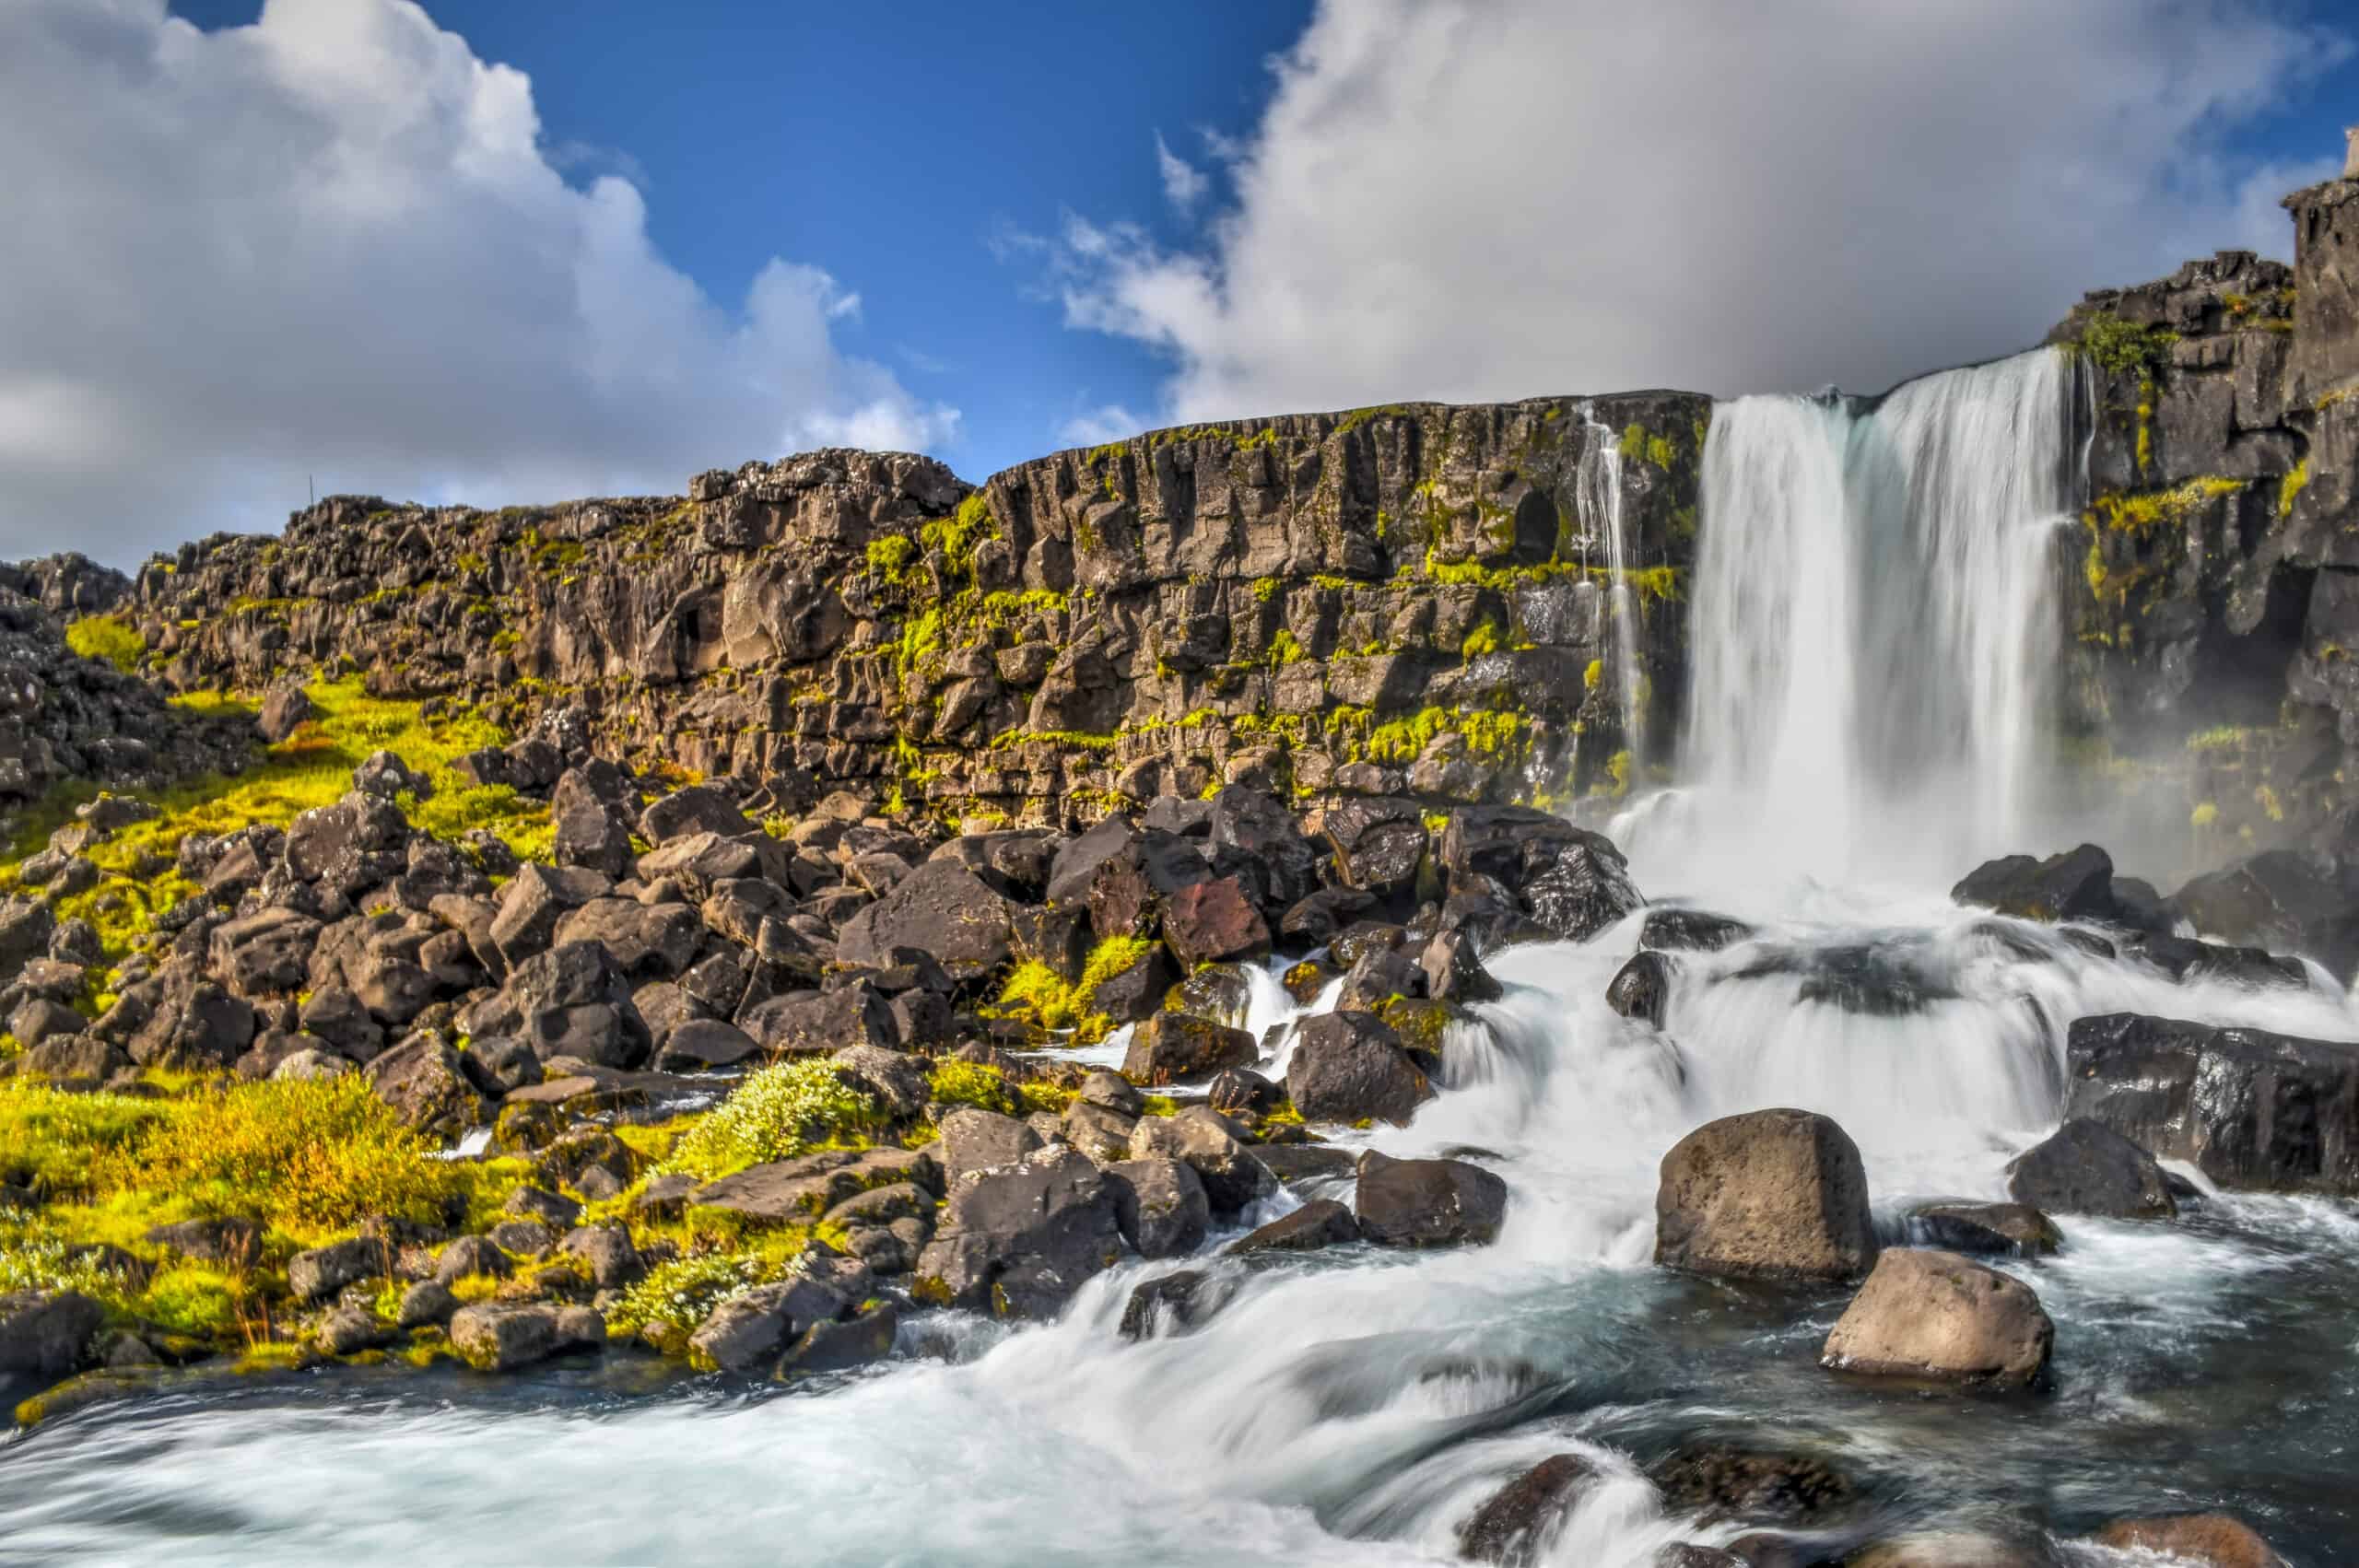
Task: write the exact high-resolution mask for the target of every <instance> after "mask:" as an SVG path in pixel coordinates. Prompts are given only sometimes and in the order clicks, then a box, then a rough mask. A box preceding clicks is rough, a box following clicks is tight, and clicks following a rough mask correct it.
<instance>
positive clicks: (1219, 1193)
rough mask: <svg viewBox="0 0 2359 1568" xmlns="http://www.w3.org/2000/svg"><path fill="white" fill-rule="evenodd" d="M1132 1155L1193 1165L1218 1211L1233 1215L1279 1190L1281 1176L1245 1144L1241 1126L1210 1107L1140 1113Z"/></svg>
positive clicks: (1142, 1158) (1205, 1193) (1134, 1133)
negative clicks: (1160, 1114) (1174, 1112)
mask: <svg viewBox="0 0 2359 1568" xmlns="http://www.w3.org/2000/svg"><path fill="white" fill-rule="evenodd" d="M1130 1155H1131V1158H1132V1159H1133V1160H1154V1159H1169V1160H1177V1161H1179V1162H1180V1164H1184V1165H1186V1166H1188V1167H1189V1168H1190V1169H1191V1170H1193V1171H1194V1172H1195V1173H1196V1176H1197V1178H1198V1179H1199V1180H1201V1181H1202V1182H1203V1184H1204V1198H1205V1199H1206V1201H1208V1202H1209V1203H1210V1204H1211V1205H1212V1211H1213V1212H1214V1213H1215V1214H1234V1213H1236V1212H1237V1211H1238V1210H1240V1209H1242V1208H1244V1207H1245V1206H1246V1205H1247V1204H1249V1203H1250V1202H1252V1201H1253V1200H1254V1199H1259V1198H1267V1197H1268V1196H1269V1195H1270V1194H1271V1193H1273V1192H1275V1191H1276V1190H1277V1189H1278V1178H1277V1177H1276V1176H1273V1175H1272V1174H1271V1172H1270V1167H1269V1166H1267V1165H1265V1164H1262V1162H1261V1161H1260V1160H1259V1159H1258V1158H1256V1157H1255V1156H1254V1153H1253V1151H1251V1150H1250V1149H1248V1148H1247V1147H1246V1146H1245V1141H1244V1139H1243V1138H1242V1137H1241V1136H1240V1129H1239V1128H1238V1125H1237V1124H1236V1123H1235V1122H1233V1121H1231V1120H1229V1119H1228V1118H1227V1117H1225V1116H1223V1115H1221V1114H1220V1113H1219V1112H1218V1111H1216V1110H1215V1109H1213V1108H1212V1107H1211V1106H1189V1107H1187V1109H1185V1110H1183V1111H1180V1113H1179V1114H1178V1115H1176V1116H1168V1117H1157V1116H1149V1117H1139V1119H1138V1125H1137V1126H1135V1127H1133V1129H1131V1147H1130Z"/></svg>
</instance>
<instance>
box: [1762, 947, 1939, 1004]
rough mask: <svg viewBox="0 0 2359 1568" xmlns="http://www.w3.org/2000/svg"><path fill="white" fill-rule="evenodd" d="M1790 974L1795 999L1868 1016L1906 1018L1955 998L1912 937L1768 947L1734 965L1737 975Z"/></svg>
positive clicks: (1929, 957) (1929, 958)
mask: <svg viewBox="0 0 2359 1568" xmlns="http://www.w3.org/2000/svg"><path fill="white" fill-rule="evenodd" d="M1770 975H1793V976H1798V977H1800V980H1801V984H1800V986H1799V987H1798V988H1797V989H1796V992H1795V1000H1798V1001H1809V1002H1821V1003H1825V1004H1826V1005H1828V1006H1833V1007H1839V1008H1841V1009H1842V1010H1843V1011H1844V1012H1858V1013H1864V1014H1866V1015H1867V1016H1869V1017H1872V1018H1907V1017H1910V1016H1912V1015H1914V1014H1917V1013H1920V1012H1925V1011H1926V1010H1927V1009H1928V1008H1930V1007H1931V1005H1932V1004H1933V1003H1935V1002H1940V1001H1953V1000H1956V998H1957V990H1956V988H1955V987H1954V986H1952V985H1951V984H1950V982H1949V979H1948V977H1947V976H1946V974H1945V973H1944V972H1943V970H1942V968H1941V966H1940V965H1938V964H1937V963H1936V962H1935V961H1934V958H1933V955H1932V954H1930V953H1928V952H1926V951H1925V950H1924V949H1923V948H1921V947H1920V946H1919V945H1916V944H1913V943H1904V942H1847V943H1841V944H1837V945H1834V946H1807V947H1804V946H1791V947H1773V946H1770V945H1769V944H1767V943H1766V942H1765V943H1763V944H1762V946H1761V949H1760V951H1759V955H1758V956H1756V957H1755V958H1753V959H1752V960H1751V962H1749V963H1747V964H1746V965H1745V966H1744V967H1743V968H1742V969H1739V970H1738V971H1736V974H1735V978H1737V979H1744V980H1749V979H1758V978H1761V977H1765V976H1770Z"/></svg>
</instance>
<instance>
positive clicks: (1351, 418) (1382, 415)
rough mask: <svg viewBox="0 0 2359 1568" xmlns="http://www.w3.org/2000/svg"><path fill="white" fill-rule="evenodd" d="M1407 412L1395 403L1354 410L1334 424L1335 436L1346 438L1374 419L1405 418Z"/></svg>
mask: <svg viewBox="0 0 2359 1568" xmlns="http://www.w3.org/2000/svg"><path fill="white" fill-rule="evenodd" d="M1408 413H1409V410H1408V409H1407V408H1406V407H1405V406H1404V405H1402V404H1397V403H1386V404H1378V405H1376V406H1375V407H1372V408H1355V409H1353V410H1352V411H1351V412H1350V413H1349V414H1346V415H1344V416H1343V418H1341V419H1339V420H1337V421H1336V422H1335V434H1337V435H1339V436H1348V435H1350V434H1351V433H1352V432H1353V431H1355V430H1356V429H1358V428H1359V427H1361V426H1363V425H1366V424H1367V423H1368V422H1369V421H1371V420H1375V419H1388V418H1405V417H1406V416H1407V415H1408Z"/></svg>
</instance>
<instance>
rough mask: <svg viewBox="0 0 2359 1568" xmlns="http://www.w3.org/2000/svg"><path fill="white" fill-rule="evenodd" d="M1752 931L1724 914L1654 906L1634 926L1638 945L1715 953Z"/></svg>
mask: <svg viewBox="0 0 2359 1568" xmlns="http://www.w3.org/2000/svg"><path fill="white" fill-rule="evenodd" d="M1752 934H1753V928H1752V927H1751V926H1748V925H1746V924H1745V923H1744V922H1743V920H1734V919H1730V918H1729V917H1728V916H1726V915H1714V914H1709V913H1708V912H1706V911H1705V910H1702V909H1683V908H1661V907H1657V908H1653V909H1649V910H1648V911H1647V918H1646V919H1645V920H1644V921H1643V922H1642V923H1641V924H1640V925H1639V927H1638V945H1639V946H1640V947H1647V948H1653V949H1656V950H1658V951H1660V952H1668V953H1678V952H1695V953H1717V952H1719V950H1720V949H1721V948H1724V947H1729V946H1732V945H1733V944H1735V943H1737V942H1743V941H1744V940H1745V939H1746V938H1747V937H1750V936H1751V935H1752Z"/></svg>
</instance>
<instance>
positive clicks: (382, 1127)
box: [109, 1076, 461, 1235]
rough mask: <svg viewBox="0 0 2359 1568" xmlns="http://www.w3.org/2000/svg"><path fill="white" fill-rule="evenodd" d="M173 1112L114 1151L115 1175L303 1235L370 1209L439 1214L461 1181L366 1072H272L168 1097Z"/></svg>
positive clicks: (120, 1181)
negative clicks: (296, 1075)
mask: <svg viewBox="0 0 2359 1568" xmlns="http://www.w3.org/2000/svg"><path fill="white" fill-rule="evenodd" d="M163 1103H164V1104H165V1105H166V1106H169V1108H170V1111H171V1113H172V1114H171V1115H170V1117H169V1118H168V1119H166V1120H165V1122H164V1123H163V1125H162V1126H160V1127H159V1128H158V1129H156V1130H155V1131H154V1132H153V1133H151V1134H150V1135H149V1136H148V1137H147V1139H146V1140H145V1141H142V1142H140V1143H139V1144H138V1145H137V1146H136V1147H135V1148H129V1149H125V1150H123V1151H122V1152H120V1153H118V1154H117V1155H116V1156H115V1158H114V1160H113V1161H112V1162H111V1165H112V1169H111V1172H110V1173H109V1175H110V1177H111V1185H113V1186H115V1187H117V1188H123V1189H135V1188H151V1189H152V1188H161V1189H163V1190H165V1191H168V1192H170V1193H171V1194H173V1195H174V1196H175V1197H176V1198H179V1199H182V1200H183V1201H184V1202H185V1203H186V1204H187V1205H188V1206H189V1207H190V1208H191V1209H192V1210H194V1211H196V1212H199V1213H215V1214H237V1215H251V1216H253V1217H255V1218H257V1219H261V1220H264V1221H265V1222H267V1223H271V1224H274V1225H276V1226H277V1227H278V1228H279V1229H281V1230H284V1231H287V1232H289V1233H290V1234H293V1235H320V1234H324V1233H329V1232H334V1231H338V1230H344V1229H346V1228H348V1227H350V1226H352V1225H355V1224H358V1223H359V1222H360V1221H361V1220H362V1219H364V1218H366V1217H367V1216H369V1215H371V1214H387V1215H393V1216H397V1217H399V1218H403V1219H409V1220H418V1221H437V1220H440V1219H441V1218H442V1217H443V1212H444V1209H445V1206H446V1204H447V1203H448V1202H449V1200H450V1199H452V1197H454V1196H458V1195H459V1194H460V1188H461V1180H460V1177H459V1176H458V1175H457V1173H456V1172H455V1170H454V1168H453V1167H452V1165H451V1164H448V1163H446V1162H444V1161H441V1160H438V1159H436V1158H434V1157H433V1151H432V1148H431V1146H430V1145H429V1144H428V1142H427V1141H426V1140H425V1139H424V1138H422V1137H420V1136H419V1135H418V1134H417V1133H416V1132H414V1131H412V1130H411V1129H409V1128H407V1127H405V1126H404V1125H403V1124H402V1122H401V1119H400V1118H399V1117H396V1116H394V1115H393V1109H392V1107H390V1106H387V1105H386V1104H385V1103H384V1102H383V1101H382V1100H380V1099H379V1098H378V1097H377V1095H376V1092H375V1091H374V1090H372V1089H370V1087H369V1085H368V1084H367V1083H366V1082H362V1081H361V1080H360V1079H359V1078H358V1077H357V1076H347V1077H343V1078H330V1079H323V1080H319V1081H317V1082H279V1081H276V1080H271V1081H265V1082H260V1083H248V1084H241V1085H238V1086H235V1087H229V1088H220V1089H205V1090H200V1091H198V1092H196V1093H194V1094H189V1095H187V1096H185V1097H183V1098H182V1099H179V1100H173V1101H167V1102H163Z"/></svg>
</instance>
